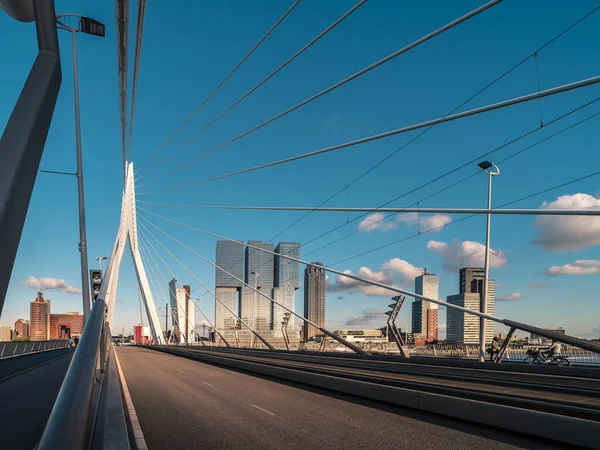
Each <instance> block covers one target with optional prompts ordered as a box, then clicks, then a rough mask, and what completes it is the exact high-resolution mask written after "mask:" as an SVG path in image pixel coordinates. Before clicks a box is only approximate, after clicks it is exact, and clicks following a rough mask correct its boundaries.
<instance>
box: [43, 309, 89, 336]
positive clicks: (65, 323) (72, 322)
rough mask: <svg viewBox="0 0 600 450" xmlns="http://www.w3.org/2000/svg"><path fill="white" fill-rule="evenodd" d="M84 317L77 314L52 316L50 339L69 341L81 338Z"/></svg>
mask: <svg viewBox="0 0 600 450" xmlns="http://www.w3.org/2000/svg"><path fill="white" fill-rule="evenodd" d="M82 332H83V315H81V314H79V313H77V312H68V313H65V314H50V339H68V338H74V337H75V336H81V333H82Z"/></svg>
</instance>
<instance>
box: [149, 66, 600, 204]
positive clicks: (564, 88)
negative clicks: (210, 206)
mask: <svg viewBox="0 0 600 450" xmlns="http://www.w3.org/2000/svg"><path fill="white" fill-rule="evenodd" d="M597 83H600V75H598V76H595V77H592V78H588V79H585V80H581V81H576V82H574V83H569V84H565V85H562V86H557V87H555V88H551V89H547V90H545V91H541V92H534V93H532V94H527V95H524V96H521V97H516V98H512V99H509V100H504V101H501V102H498V103H494V104H491V105H487V106H483V107H480V108H475V109H471V110H468V111H464V112H461V113H456V114H452V115H449V116H445V117H440V118H437V119H432V120H428V121H426V122H421V123H417V124H414V125H409V126H406V127H402V128H397V129H395V130H390V131H386V132H384V133H380V134H376V135H372V136H367V137H364V138H361V139H357V140H354V141H350V142H344V143H342V144H337V145H334V146H331V147H326V148H322V149H319V150H315V151H312V152H308V153H303V154H300V155H296V156H292V157H289V158H284V159H280V160H277V161H272V162H269V163H266V164H261V165H258V166H254V167H250V168H247V169H242V170H238V171H236V172H230V173H227V174H224V175H219V176H216V177H212V178H206V179H204V180H200V181H196V182H192V183H186V184H183V185H180V186H175V187H171V188H166V189H161V190H158V191H154V192H142V193H138V195H148V194H155V193H158V192H166V191H173V190H178V189H183V188H186V187H191V186H197V185H200V184H205V183H210V182H212V181H217V180H222V179H225V178H230V177H233V176H237V175H242V174H245V173H249V172H254V171H257V170H262V169H266V168H269V167H273V166H278V165H281V164H286V163H289V162H293V161H298V160H300V159H305V158H310V157H313V156H317V155H321V154H324V153H329V152H333V151H336V150H341V149H344V148H348V147H354V146H356V145H359V144H364V143H367V142H372V141H376V140H379V139H383V138H388V137H391V136H396V135H398V134H403V133H406V132H409V131H414V130H418V129H421V128H425V127H428V126H431V125H436V124H438V123H444V122H451V121H454V120H458V119H462V118H465V117H469V116H474V115H477V114H482V113H485V112H489V111H493V110H496V109H502V108H505V107H508V106H513V105H518V104H520V103H525V102H528V101H531V100H535V99H538V98H544V97H549V96H552V95H556V94H559V93H563V92H568V91H572V90H575V89H579V88H583V87H587V86H591V85H594V84H597Z"/></svg>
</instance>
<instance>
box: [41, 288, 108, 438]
mask: <svg viewBox="0 0 600 450" xmlns="http://www.w3.org/2000/svg"><path fill="white" fill-rule="evenodd" d="M106 312H107V308H106V303H104V300H102V299H97V300H96V301H95V302H94V306H93V307H92V311H91V312H90V317H89V319H88V321H87V322H86V324H85V328H84V329H83V333H82V334H81V339H80V340H79V344H78V345H77V349H76V351H75V354H74V355H73V360H72V361H71V365H70V366H69V369H68V370H67V374H66V376H65V380H64V381H63V384H62V386H61V388H60V391H59V393H58V397H57V399H56V402H55V403H54V407H53V408H52V412H51V413H50V417H49V419H48V423H47V424H46V428H45V429H44V433H43V434H42V438H41V440H40V443H39V445H38V449H39V450H44V449H47V450H56V449H69V450H76V449H85V448H88V444H89V439H90V437H91V435H92V430H93V428H94V422H95V421H94V418H95V409H94V408H93V400H94V398H93V397H94V384H95V383H96V382H97V381H99V380H97V379H96V375H97V371H98V368H99V369H100V371H103V370H104V367H103V364H104V362H105V361H106V358H104V357H101V355H100V353H101V348H103V349H106V345H104V346H103V345H102V342H103V340H106V338H107V335H106V334H105V333H103V330H105V329H107V327H105V323H106V322H105V319H106ZM99 364H100V367H98V365H99Z"/></svg>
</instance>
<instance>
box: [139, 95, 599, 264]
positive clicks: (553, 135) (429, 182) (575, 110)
mask: <svg viewBox="0 0 600 450" xmlns="http://www.w3.org/2000/svg"><path fill="white" fill-rule="evenodd" d="M599 100H600V97H599V98H597V99H595V100H592V101H590V102H587V103H585V104H584V105H581V106H579V107H577V108H575V109H573V110H571V111H569V112H567V113H565V114H563V115H561V116H559V117H557V118H555V119H553V120H551V121H550V122H548V123H547V125H546V127H547V126H549V125H552V124H554V123H556V122H558V121H560V120H562V119H564V118H565V117H568V116H570V115H571V114H573V113H575V112H577V111H580V110H581V109H583V108H585V107H587V106H590V105H592V104H594V103H596V102H597V101H599ZM599 114H600V112H598V113H595V114H592V115H591V116H588V117H586V118H584V119H582V120H580V121H578V122H576V123H574V124H572V125H570V126H568V127H566V128H563V129H562V130H559V131H558V132H556V133H554V134H552V135H550V136H547V137H545V138H544V139H541V140H539V141H537V142H535V143H533V144H531V145H529V146H527V147H525V148H523V149H521V150H518V151H517V152H514V153H512V154H511V155H509V156H507V157H505V158H503V159H501V160H500V161H499V163H500V162H504V161H506V160H508V159H511V158H513V157H515V156H517V155H519V154H522V153H524V152H525V151H527V150H530V149H532V148H534V147H536V146H538V145H540V144H542V143H544V142H546V141H549V140H550V139H553V138H555V137H557V136H559V135H561V134H562V133H564V132H566V131H568V130H571V129H573V128H575V127H577V126H579V125H581V124H583V123H585V122H587V121H588V120H590V119H592V118H594V117H597V116H598V115H599ZM546 127H545V128H546ZM540 130H541V129H540V128H539V127H535V128H534V129H532V130H531V131H528V132H526V133H524V134H522V135H520V136H518V137H517V138H514V139H512V140H510V141H508V142H506V143H504V144H502V145H500V146H497V147H495V148H494V149H492V150H490V151H488V152H485V153H483V154H481V155H479V156H477V157H475V158H473V159H471V160H469V161H467V162H465V163H463V164H461V165H459V166H457V167H455V168H454V169H452V170H450V171H447V172H445V173H444V174H441V175H440V176H438V177H436V178H434V179H432V180H430V181H428V182H426V183H424V184H422V185H420V186H418V187H417V188H414V189H412V190H410V191H408V192H405V193H403V194H401V195H400V196H397V197H395V198H394V199H392V200H389V201H388V202H386V203H383V204H382V205H380V206H379V207H377V208H373V209H371V210H369V211H367V212H365V213H364V214H361V215H359V216H357V217H355V218H352V219H350V220H349V221H347V222H345V223H343V224H341V225H338V226H336V227H334V228H332V229H330V230H328V231H326V232H325V233H322V234H320V235H319V236H317V237H315V238H313V239H311V240H309V241H307V242H305V243H303V244H302V245H301V246H302V247H304V246H306V245H308V244H310V243H312V242H314V241H316V240H318V239H320V238H322V237H324V236H326V235H328V234H331V233H332V232H334V231H337V230H339V229H340V228H343V227H344V226H346V225H348V224H350V223H353V222H355V221H357V220H359V219H361V218H363V217H365V216H367V215H369V214H371V213H373V212H376V211H379V210H380V209H381V208H384V207H385V206H387V205H389V204H390V203H393V202H395V201H397V200H399V199H401V198H403V197H406V196H407V195H409V194H412V193H414V192H416V191H418V190H420V189H422V188H424V187H426V186H428V185H430V184H432V183H434V182H436V181H439V180H440V179H442V178H445V177H446V176H448V175H450V174H452V173H455V172H457V171H458V170H460V169H462V168H465V167H468V166H469V165H471V164H473V163H474V162H476V161H478V160H480V159H481V158H484V157H486V156H488V155H490V154H492V153H495V152H497V151H499V150H501V149H503V148H505V147H507V146H509V145H511V144H513V143H515V142H517V141H519V140H521V139H523V138H525V137H527V136H529V135H531V134H533V133H536V132H538V131H540ZM479 173H481V171H478V172H475V173H473V174H471V175H468V176H467V177H465V178H462V179H460V180H458V181H457V182H454V183H452V184H450V185H447V186H445V187H443V188H442V189H440V190H438V191H436V192H434V193H432V194H429V195H428V196H426V197H424V198H421V199H420V200H418V201H416V202H413V203H412V204H410V205H409V206H407V207H406V208H410V207H412V206H414V205H415V204H418V203H420V202H423V201H425V200H428V199H430V198H431V197H433V196H435V195H438V194H440V193H442V192H444V191H446V190H448V189H450V188H452V187H454V186H456V185H458V184H460V183H463V182H464V181H467V180H468V179H470V178H472V177H473V176H475V175H477V174H479ZM138 202H140V203H144V204H154V205H160V206H177V207H184V208H219V209H229V208H230V209H252V210H261V209H262V210H264V209H270V208H269V207H218V206H217V207H215V206H201V205H175V204H165V203H154V202H147V201H144V200H138ZM138 208H139V209H141V210H142V211H145V212H148V213H150V214H153V213H151V212H150V211H148V210H146V209H144V208H142V207H138ZM318 208H319V207H317V208H312V209H310V212H313V211H315V210H318ZM406 208H403V209H406ZM399 212H401V211H398V212H394V213H392V214H390V215H395V214H397V213H399ZM390 215H387V216H384V217H383V218H381V219H379V220H377V221H375V222H373V223H370V224H369V225H367V226H364V227H361V228H359V229H357V230H354V231H353V232H352V233H349V234H346V235H344V236H342V237H341V238H338V239H336V240H334V241H332V242H329V243H327V244H325V246H323V247H320V248H318V249H316V250H313V251H311V252H310V253H308V254H306V255H305V256H308V255H310V254H312V253H315V252H316V251H318V250H321V249H323V248H324V247H326V246H329V245H332V244H334V243H336V242H338V241H340V240H342V239H345V238H346V237H348V236H351V235H353V234H355V233H356V232H358V231H361V230H363V229H365V228H368V227H369V226H373V225H374V224H376V223H378V222H381V221H383V220H385V219H387V218H388V217H389V216H390Z"/></svg>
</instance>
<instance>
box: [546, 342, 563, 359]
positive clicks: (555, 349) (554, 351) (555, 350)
mask: <svg viewBox="0 0 600 450" xmlns="http://www.w3.org/2000/svg"><path fill="white" fill-rule="evenodd" d="M560 351H561V345H560V342H558V341H552V346H550V348H548V349H547V350H544V351H543V352H541V354H542V356H544V357H545V358H546V364H548V363H549V362H550V361H551V360H552V358H554V357H556V356H558V355H560Z"/></svg>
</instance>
